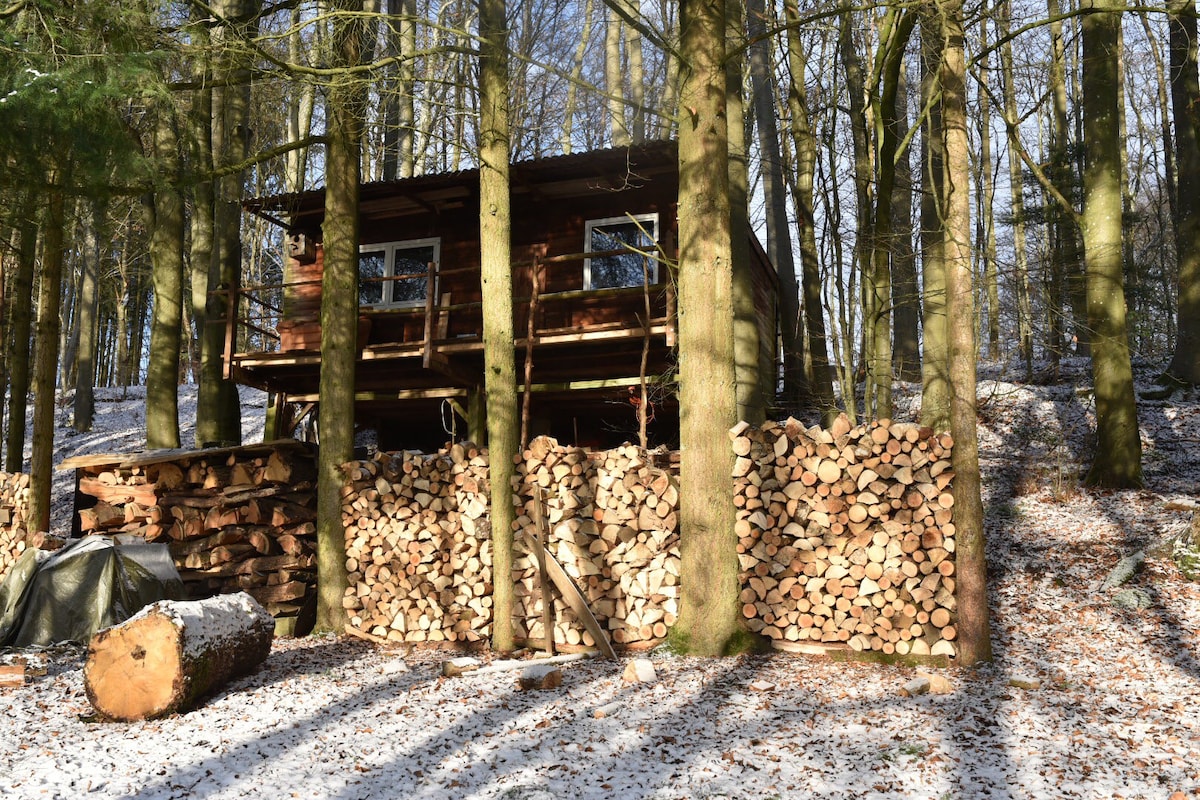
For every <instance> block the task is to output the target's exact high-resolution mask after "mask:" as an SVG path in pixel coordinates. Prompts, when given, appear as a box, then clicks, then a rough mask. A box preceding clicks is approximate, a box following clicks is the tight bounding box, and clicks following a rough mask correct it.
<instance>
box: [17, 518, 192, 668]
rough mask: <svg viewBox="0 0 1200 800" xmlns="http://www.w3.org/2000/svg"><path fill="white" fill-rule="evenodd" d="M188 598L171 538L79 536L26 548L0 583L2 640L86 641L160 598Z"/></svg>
mask: <svg viewBox="0 0 1200 800" xmlns="http://www.w3.org/2000/svg"><path fill="white" fill-rule="evenodd" d="M181 599H184V589H183V581H182V580H180V578H179V573H178V572H177V571H176V570H175V566H174V564H173V563H172V562H171V557H170V554H169V552H168V550H167V547H166V545H161V544H121V543H119V542H117V541H116V540H114V539H111V538H109V537H105V536H89V537H87V538H84V539H80V540H79V541H77V542H74V543H72V544H70V545H68V546H67V547H64V548H63V549H62V550H59V551H58V552H56V553H52V554H48V553H45V552H42V551H39V550H36V549H32V548H31V549H29V550H26V551H25V553H24V554H23V555H22V556H21V558H20V559H19V560H18V561H17V563H15V564H13V566H12V569H11V570H10V571H9V573H8V575H7V576H6V577H5V579H4V582H3V583H0V646H11V647H27V646H30V645H50V644H55V643H57V642H79V643H81V644H83V643H86V642H88V641H89V640H90V639H91V637H92V635H93V634H94V633H96V631H98V630H101V629H103V628H107V627H109V626H110V625H115V624H117V623H119V622H124V621H125V620H126V619H128V618H129V617H131V616H133V615H134V614H136V613H137V612H138V611H139V610H141V609H142V607H143V606H147V605H149V604H150V603H153V602H155V601H156V600H181Z"/></svg>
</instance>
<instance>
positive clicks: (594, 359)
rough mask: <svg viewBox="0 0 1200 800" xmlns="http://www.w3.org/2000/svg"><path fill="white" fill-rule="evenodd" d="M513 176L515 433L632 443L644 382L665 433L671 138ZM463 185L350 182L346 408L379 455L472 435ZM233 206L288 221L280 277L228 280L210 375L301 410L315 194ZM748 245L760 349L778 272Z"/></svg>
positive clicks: (475, 255) (472, 288)
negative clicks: (353, 276) (356, 277)
mask: <svg viewBox="0 0 1200 800" xmlns="http://www.w3.org/2000/svg"><path fill="white" fill-rule="evenodd" d="M511 180H512V243H513V244H512V268H513V282H514V298H513V315H514V330H515V332H516V334H515V335H516V341H515V347H514V353H513V357H514V359H515V360H516V365H517V375H518V381H521V382H523V384H524V385H523V386H522V387H521V391H525V392H529V393H530V399H531V402H530V404H529V406H530V410H529V420H528V432H529V435H530V436H533V435H537V434H549V435H552V436H555V437H557V438H559V439H560V440H562V441H569V442H576V443H579V444H582V445H593V446H604V445H609V444H614V443H618V442H621V441H624V440H631V439H636V434H637V430H638V416H637V411H638V405H639V401H640V398H641V386H642V384H643V382H645V383H647V384H648V385H649V387H650V392H649V394H650V401H651V403H652V404H653V410H652V415H653V421H652V422H651V424H650V432H651V438H652V440H653V441H654V442H655V443H667V444H670V443H673V442H675V441H676V440H677V437H678V410H677V403H676V399H675V377H676V367H675V344H676V321H675V289H674V286H675V273H674V270H675V264H676V255H677V247H676V233H677V225H676V197H677V194H678V188H679V174H678V157H677V150H676V145H675V143H674V142H654V143H649V144H644V145H639V146H636V147H628V148H619V149H612V150H602V151H595V152H589V153H581V154H577V155H566V156H558V157H553V158H543V159H536V160H532V161H525V162H520V163H516V164H514V165H513V166H512V170H511ZM478 187H479V177H478V171H477V170H474V169H471V170H464V171H460V172H454V173H447V174H428V175H422V176H419V177H414V178H408V179H404V180H399V181H391V182H381V183H370V184H365V185H364V186H363V187H362V189H361V199H360V212H359V213H360V220H359V223H360V236H361V240H362V244H361V249H360V275H361V278H360V284H359V308H360V318H359V345H360V347H361V355H360V357H359V362H358V365H357V370H356V391H357V398H358V401H357V410H356V414H357V420H358V422H359V424H360V425H362V426H369V427H372V428H375V429H376V431H377V432H378V443H379V446H380V447H381V448H387V449H397V448H402V447H417V448H426V449H433V448H435V447H436V446H438V445H439V444H441V443H442V442H444V441H446V440H447V438H449V437H450V434H451V433H455V434H457V436H458V437H459V438H462V437H464V436H473V437H475V438H481V437H482V433H480V432H479V431H476V430H469V428H472V427H477V426H478V421H479V420H480V419H481V417H480V416H479V414H480V413H481V402H480V401H479V399H478V398H479V395H480V394H481V392H480V387H481V385H482V380H483V341H482V336H481V313H480V312H481V300H482V296H481V288H480V276H479V229H478V217H479V188H478ZM244 206H245V208H246V210H247V211H249V212H250V213H254V214H257V215H260V216H263V217H266V218H267V219H270V220H272V221H273V222H275V223H277V224H279V225H280V226H282V227H284V228H285V229H286V231H287V242H286V251H287V252H286V258H285V260H284V266H283V274H282V280H281V281H280V282H278V283H274V284H272V285H264V286H251V287H242V288H241V289H239V290H237V292H236V294H237V295H239V297H237V298H235V299H237V301H238V302H236V303H231V308H232V309H234V311H233V312H232V313H231V316H230V318H229V320H228V325H227V349H226V356H227V357H226V370H227V373H228V375H229V376H230V377H232V378H234V379H235V380H237V381H238V382H239V383H244V384H248V385H252V386H257V387H259V388H262V389H265V390H267V391H270V392H274V393H277V396H278V397H279V398H280V399H281V400H282V401H283V402H285V403H286V404H289V405H291V406H292V407H293V408H300V409H304V408H311V407H312V404H315V403H316V402H317V401H318V400H319V398H318V396H317V389H318V378H319V370H320V365H321V352H320V304H321V274H322V259H323V253H322V247H321V224H322V222H323V219H324V190H321V189H319V190H314V191H308V192H303V193H299V194H287V195H278V196H274V197H265V198H256V199H252V200H248V201H246V202H245V204H244ZM751 250H752V253H753V258H754V274H755V283H756V303H757V305H758V307H759V319H760V320H761V326H762V341H763V342H764V345H763V346H764V348H770V355H773V353H774V350H773V348H774V342H775V313H776V312H775V308H776V302H775V301H776V294H777V285H778V284H777V279H776V277H775V273H774V270H773V268H772V267H771V265H770V263H769V262H768V260H767V258H766V255H765V253H764V252H763V250H762V247H761V246H760V245H759V244H758V242H757V241H754V242H752V248H751ZM522 379H523V380H522ZM472 409H474V413H473V412H472ZM471 419H474V420H475V424H474V425H471V424H470V423H469V420H471ZM281 433H286V431H281Z"/></svg>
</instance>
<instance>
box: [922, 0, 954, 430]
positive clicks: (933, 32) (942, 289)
mask: <svg viewBox="0 0 1200 800" xmlns="http://www.w3.org/2000/svg"><path fill="white" fill-rule="evenodd" d="M941 37H942V31H941V25H940V24H939V22H938V16H937V9H936V8H934V7H933V6H932V5H930V6H927V7H922V14H921V63H922V70H923V75H922V78H921V105H922V106H924V107H927V108H929V114H928V116H927V118H926V120H925V129H924V133H923V136H922V141H923V142H924V152H923V154H922V155H923V158H922V159H921V186H922V192H921V278H922V283H923V286H922V290H921V304H922V312H923V313H922V317H921V329H922V333H923V334H924V335H923V338H922V352H921V423H922V424H923V425H927V426H929V427H930V428H933V429H934V430H935V431H944V430H948V429H949V427H950V392H951V390H950V356H949V347H948V345H947V336H948V335H949V332H948V330H947V323H946V264H945V258H944V255H943V252H942V251H943V249H944V246H945V242H944V239H943V236H942V229H943V211H942V209H943V208H944V206H945V198H943V197H942V173H943V171H944V163H945V153H944V147H945V142H944V140H943V137H942V110H941V101H939V100H931V98H933V97H934V96H935V95H936V94H938V93H940V92H941V84H940V64H941V60H942V38H941Z"/></svg>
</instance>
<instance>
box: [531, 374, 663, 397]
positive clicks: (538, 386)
mask: <svg viewBox="0 0 1200 800" xmlns="http://www.w3.org/2000/svg"><path fill="white" fill-rule="evenodd" d="M670 379H671V381H678V380H679V376H678V375H672V376H670ZM655 382H656V383H657V382H659V381H655ZM641 383H642V379H641V378H639V377H638V376H636V375H635V376H633V377H632V378H597V379H596V380H590V381H563V382H561V383H535V384H533V385H532V386H531V387H530V389H531V391H533V392H534V393H535V394H536V393H538V392H580V391H586V390H588V389H623V388H625V387H628V386H640V385H641ZM517 391H524V387H521V386H518V387H517Z"/></svg>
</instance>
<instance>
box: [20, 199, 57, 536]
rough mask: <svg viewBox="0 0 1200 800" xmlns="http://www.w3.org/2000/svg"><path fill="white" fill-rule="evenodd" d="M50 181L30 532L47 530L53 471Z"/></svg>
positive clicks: (53, 204)
mask: <svg viewBox="0 0 1200 800" xmlns="http://www.w3.org/2000/svg"><path fill="white" fill-rule="evenodd" d="M59 180H62V176H61V175H56V176H54V177H53V178H52V179H51V181H50V184H51V188H50V190H49V192H50V193H49V197H48V198H47V204H46V219H45V225H44V229H43V234H42V269H41V274H40V275H39V281H38V302H37V329H36V330H37V333H36V334H35V338H34V347H35V348H36V354H37V357H36V358H35V359H34V361H33V397H34V401H33V455H32V458H31V459H30V462H29V475H30V478H29V510H28V512H27V516H26V519H27V520H28V523H29V530H30V532H34V531H48V530H50V484H51V479H52V478H53V477H54V474H53V473H54V467H53V464H54V382H55V377H56V375H57V372H58V334H59V327H60V324H59V316H58V312H59V304H60V301H61V297H62V271H63V255H64V254H63V234H64V230H63V228H64V226H65V224H66V220H65V211H64V204H63V193H62V190H61V188H59V186H58V185H57V181H59Z"/></svg>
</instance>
